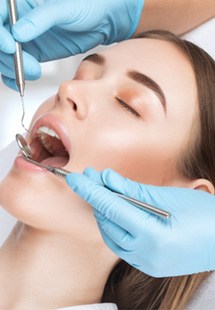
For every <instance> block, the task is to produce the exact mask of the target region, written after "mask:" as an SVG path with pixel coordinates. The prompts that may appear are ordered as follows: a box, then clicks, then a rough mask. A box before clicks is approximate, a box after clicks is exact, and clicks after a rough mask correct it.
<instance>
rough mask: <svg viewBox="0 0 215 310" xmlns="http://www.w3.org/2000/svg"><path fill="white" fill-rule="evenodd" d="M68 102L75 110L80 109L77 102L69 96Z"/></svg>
mask: <svg viewBox="0 0 215 310" xmlns="http://www.w3.org/2000/svg"><path fill="white" fill-rule="evenodd" d="M67 101H68V103H69V104H70V105H71V106H72V109H73V111H75V112H76V111H77V110H78V106H77V104H76V103H75V102H74V101H73V100H72V99H70V98H67Z"/></svg>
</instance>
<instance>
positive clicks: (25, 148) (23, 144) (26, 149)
mask: <svg viewBox="0 0 215 310" xmlns="http://www.w3.org/2000/svg"><path fill="white" fill-rule="evenodd" d="M16 142H17V144H18V146H19V148H20V150H21V151H22V154H23V155H24V156H25V157H26V158H31V157H32V152H31V148H30V146H29V145H28V143H27V141H26V140H25V138H23V136H22V135H20V134H19V133H17V134H16Z"/></svg>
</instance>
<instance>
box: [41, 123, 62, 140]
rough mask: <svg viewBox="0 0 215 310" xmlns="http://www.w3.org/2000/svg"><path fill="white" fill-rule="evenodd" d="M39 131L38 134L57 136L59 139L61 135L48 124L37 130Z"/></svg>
mask: <svg viewBox="0 0 215 310" xmlns="http://www.w3.org/2000/svg"><path fill="white" fill-rule="evenodd" d="M37 133H38V134H47V135H49V136H51V137H54V138H57V139H59V140H60V137H59V136H58V134H57V133H56V132H55V131H54V130H53V129H52V128H49V127H46V126H43V127H40V128H39V129H38V130H37Z"/></svg>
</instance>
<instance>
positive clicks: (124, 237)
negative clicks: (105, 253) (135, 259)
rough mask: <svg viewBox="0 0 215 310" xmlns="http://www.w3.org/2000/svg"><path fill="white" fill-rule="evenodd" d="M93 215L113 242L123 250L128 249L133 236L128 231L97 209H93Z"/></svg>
mask: <svg viewBox="0 0 215 310" xmlns="http://www.w3.org/2000/svg"><path fill="white" fill-rule="evenodd" d="M94 215H95V218H96V220H97V223H98V224H99V226H100V228H101V229H102V231H103V232H104V233H105V234H106V235H107V236H108V237H109V238H111V240H112V241H113V242H114V243H115V244H117V245H118V246H119V247H120V248H122V249H124V250H127V251H128V250H130V245H131V244H132V241H133V237H132V235H131V234H130V233H129V232H127V231H126V230H124V229H123V228H121V227H120V226H119V225H117V224H115V223H113V222H112V221H110V220H109V219H108V218H107V217H106V216H104V215H103V214H102V213H100V212H98V211H97V210H94Z"/></svg>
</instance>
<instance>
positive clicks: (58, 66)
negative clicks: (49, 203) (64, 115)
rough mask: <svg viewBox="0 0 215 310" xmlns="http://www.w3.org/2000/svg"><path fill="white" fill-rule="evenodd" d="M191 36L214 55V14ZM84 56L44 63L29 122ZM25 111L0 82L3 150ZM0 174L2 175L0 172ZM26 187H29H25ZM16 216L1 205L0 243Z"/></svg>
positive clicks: (5, 160) (29, 104)
mask: <svg viewBox="0 0 215 310" xmlns="http://www.w3.org/2000/svg"><path fill="white" fill-rule="evenodd" d="M185 37H186V38H187V39H188V40H191V41H193V42H195V43H196V44H198V45H200V46H201V47H203V48H204V49H205V50H206V51H207V52H208V53H210V54H211V55H212V56H213V57H214V58H215V18H214V19H212V20H211V21H209V22H207V23H205V24H203V25H201V26H200V27H198V28H197V29H195V30H194V31H192V32H190V33H189V34H187V35H186V36H185ZM82 57H83V56H75V57H71V58H69V59H65V60H61V61H56V62H51V63H48V64H44V65H43V66H42V67H43V77H42V78H41V79H40V80H39V81H34V82H27V83H26V92H25V106H26V118H25V121H24V122H25V125H26V126H28V125H29V122H30V120H31V117H32V115H33V113H34V111H35V110H36V109H37V107H38V106H39V105H40V104H41V102H43V101H44V100H45V99H46V98H47V97H49V96H51V95H53V94H54V93H56V91H57V89H58V86H59V84H60V82H62V81H65V80H67V79H71V77H72V76H73V73H74V71H75V68H76V67H77V64H78V63H79V61H80V60H81V59H82ZM21 115H22V109H21V103H20V98H19V94H18V93H16V92H14V91H12V90H10V89H9V88H7V87H6V86H4V85H3V84H2V82H0V151H1V150H3V149H4V148H5V147H6V146H7V145H8V144H9V143H10V142H11V141H13V140H14V137H15V134H16V133H17V132H20V133H23V128H22V127H21V125H20V119H21ZM13 156H15V151H14V150H13V151H11V150H7V151H3V152H2V155H1V156H0V174H1V173H2V174H3V172H4V171H5V170H6V169H7V167H6V166H7V165H9V162H10V160H9V157H10V158H13ZM0 178H1V175H0ZM26 190H27V189H26ZM14 222H15V219H13V218H12V217H11V216H10V215H8V214H6V212H5V211H4V210H2V209H0V246H1V244H2V243H3V241H4V239H5V238H6V236H7V235H8V233H9V231H10V230H11V228H12V226H13V225H14Z"/></svg>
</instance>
